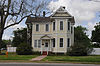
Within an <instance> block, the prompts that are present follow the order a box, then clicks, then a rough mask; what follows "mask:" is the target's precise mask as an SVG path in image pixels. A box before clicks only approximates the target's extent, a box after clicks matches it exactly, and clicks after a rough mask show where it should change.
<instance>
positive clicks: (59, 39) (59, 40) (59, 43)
mask: <svg viewBox="0 0 100 66" xmlns="http://www.w3.org/2000/svg"><path fill="white" fill-rule="evenodd" d="M60 39H63V42H62V43H63V46H62V47H61V45H60V43H61V42H60ZM60 39H59V47H60V48H63V47H64V38H60Z"/></svg>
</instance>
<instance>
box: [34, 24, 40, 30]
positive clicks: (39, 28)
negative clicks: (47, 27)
mask: <svg viewBox="0 0 100 66" xmlns="http://www.w3.org/2000/svg"><path fill="white" fill-rule="evenodd" d="M36 25H38V31H37V28H36ZM36 25H35V31H36V32H39V30H40V26H39V24H38V23H37V24H36Z"/></svg>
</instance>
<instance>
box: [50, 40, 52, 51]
mask: <svg viewBox="0 0 100 66" xmlns="http://www.w3.org/2000/svg"><path fill="white" fill-rule="evenodd" d="M51 44H52V43H51V39H50V51H51V48H52V45H51Z"/></svg>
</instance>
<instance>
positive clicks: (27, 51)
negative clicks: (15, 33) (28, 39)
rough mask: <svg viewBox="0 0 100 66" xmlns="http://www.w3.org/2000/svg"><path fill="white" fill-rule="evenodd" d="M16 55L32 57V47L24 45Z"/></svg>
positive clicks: (19, 47)
mask: <svg viewBox="0 0 100 66" xmlns="http://www.w3.org/2000/svg"><path fill="white" fill-rule="evenodd" d="M16 53H17V54H18V55H31V54H32V47H31V46H30V45H28V44H26V43H22V44H20V45H19V46H18V47H17V49H16Z"/></svg>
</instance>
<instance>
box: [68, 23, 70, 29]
mask: <svg viewBox="0 0 100 66" xmlns="http://www.w3.org/2000/svg"><path fill="white" fill-rule="evenodd" d="M68 30H70V22H69V21H68Z"/></svg>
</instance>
